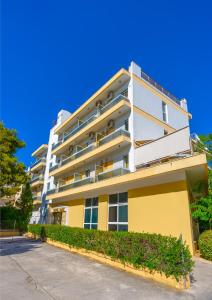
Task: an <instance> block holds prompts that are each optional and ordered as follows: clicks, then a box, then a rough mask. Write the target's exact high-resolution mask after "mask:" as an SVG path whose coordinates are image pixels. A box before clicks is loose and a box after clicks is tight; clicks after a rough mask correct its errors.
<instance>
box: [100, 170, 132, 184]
mask: <svg viewBox="0 0 212 300" xmlns="http://www.w3.org/2000/svg"><path fill="white" fill-rule="evenodd" d="M129 172H130V171H129V169H127V168H117V169H112V170H107V171H105V172H101V173H99V174H98V175H97V181H100V180H104V179H108V178H111V177H115V176H121V175H125V174H128V173H129Z"/></svg>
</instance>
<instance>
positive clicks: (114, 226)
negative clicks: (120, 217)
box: [108, 224, 117, 231]
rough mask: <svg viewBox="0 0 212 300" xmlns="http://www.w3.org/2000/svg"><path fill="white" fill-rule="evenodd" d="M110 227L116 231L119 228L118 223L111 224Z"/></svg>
mask: <svg viewBox="0 0 212 300" xmlns="http://www.w3.org/2000/svg"><path fill="white" fill-rule="evenodd" d="M108 229H109V230H110V231H116V230H117V225H116V224H109V227H108Z"/></svg>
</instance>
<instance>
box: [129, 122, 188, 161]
mask: <svg viewBox="0 0 212 300" xmlns="http://www.w3.org/2000/svg"><path fill="white" fill-rule="evenodd" d="M186 153H187V154H188V153H191V142H190V131H189V127H184V128H182V129H180V130H177V131H175V132H173V133H171V134H168V135H165V136H163V137H161V138H159V139H157V140H154V141H151V142H148V143H146V144H144V145H142V146H141V147H139V148H137V149H135V165H136V167H139V166H142V165H145V164H150V163H153V162H155V161H157V160H160V159H163V158H169V157H179V156H182V155H186Z"/></svg>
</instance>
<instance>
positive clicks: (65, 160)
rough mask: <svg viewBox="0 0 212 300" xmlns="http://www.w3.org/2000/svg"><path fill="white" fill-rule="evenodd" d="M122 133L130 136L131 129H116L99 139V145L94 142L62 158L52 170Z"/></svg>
mask: <svg viewBox="0 0 212 300" xmlns="http://www.w3.org/2000/svg"><path fill="white" fill-rule="evenodd" d="M121 135H124V136H127V137H130V133H129V131H126V130H124V129H118V130H116V131H114V132H112V133H110V134H109V135H107V136H105V137H103V138H102V139H100V140H99V141H98V144H97V145H96V144H95V143H93V144H91V145H89V146H87V147H85V148H83V149H82V150H80V151H78V152H76V153H74V154H72V155H71V156H69V157H68V158H66V159H64V160H62V161H61V163H60V164H57V165H55V166H52V167H51V168H50V169H49V170H50V172H51V171H53V170H55V169H57V168H59V167H61V166H63V165H65V164H67V163H69V162H70V161H73V160H74V159H76V158H79V157H81V156H82V155H84V154H86V153H88V152H90V151H92V150H93V149H95V148H97V147H99V146H102V145H104V144H106V143H108V142H110V141H112V140H113V139H115V138H116V137H118V136H121Z"/></svg>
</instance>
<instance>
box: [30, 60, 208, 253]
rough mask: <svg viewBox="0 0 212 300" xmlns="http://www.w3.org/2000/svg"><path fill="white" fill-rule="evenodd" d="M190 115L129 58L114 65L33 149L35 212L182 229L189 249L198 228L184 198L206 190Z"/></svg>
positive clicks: (117, 225)
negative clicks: (125, 63)
mask: <svg viewBox="0 0 212 300" xmlns="http://www.w3.org/2000/svg"><path fill="white" fill-rule="evenodd" d="M190 118H191V115H190V113H189V112H188V110H187V103H186V100H185V99H182V100H179V99H177V98H176V97H174V96H173V95H171V94H170V93H169V92H168V91H166V90H165V89H164V88H162V87H161V86H160V85H158V84H157V83H156V82H155V81H153V80H152V79H151V78H150V77H149V76H148V75H146V74H145V73H144V72H143V71H142V70H141V68H140V67H139V66H138V65H136V64H135V63H134V62H132V63H131V65H130V67H129V70H125V69H121V70H120V71H118V72H117V73H116V74H115V75H114V76H113V77H112V78H111V79H110V80H109V81H108V82H106V83H105V84H104V85H103V86H102V87H101V88H100V89H99V90H98V91H96V92H95V93H94V94H93V95H92V96H91V97H90V98H89V99H88V100H87V101H85V102H84V104H83V105H81V106H80V107H79V108H78V109H77V110H76V111H75V112H74V113H69V112H67V111H64V110H62V111H60V112H59V114H58V120H57V124H56V125H55V126H54V127H53V128H52V129H51V131H50V138H49V143H48V145H42V146H41V147H39V148H38V149H37V150H36V151H35V152H34V153H33V156H35V157H36V158H37V159H38V161H36V163H35V164H34V165H33V166H32V168H31V172H32V173H33V174H36V176H39V179H38V180H37V179H36V181H32V188H33V189H34V190H35V191H36V192H40V190H41V198H42V201H43V205H42V209H43V213H42V214H41V216H42V217H41V219H42V218H43V220H44V219H45V221H46V222H53V223H60V224H66V225H69V226H73V227H82V228H83V227H84V228H94V229H99V230H128V231H134V232H142V231H145V232H156V233H161V234H164V235H173V236H176V237H179V236H180V234H182V236H183V238H184V240H186V242H187V244H188V245H189V247H190V249H191V252H192V253H193V250H194V241H195V240H196V238H197V235H198V232H197V228H196V225H195V224H193V222H192V219H191V214H190V207H189V205H190V202H191V201H194V199H195V198H196V197H197V196H199V195H202V194H204V193H206V191H207V162H206V158H205V155H204V154H197V153H194V152H193V149H192V142H191V138H190V130H189V119H190ZM41 174H43V176H44V177H42V178H41V177H40V176H42V175H41ZM36 178H37V177H36ZM199 182H201V183H202V184H201V186H202V190H201V191H198V192H197V189H196V186H197V184H198V183H199ZM36 195H37V194H36Z"/></svg>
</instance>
